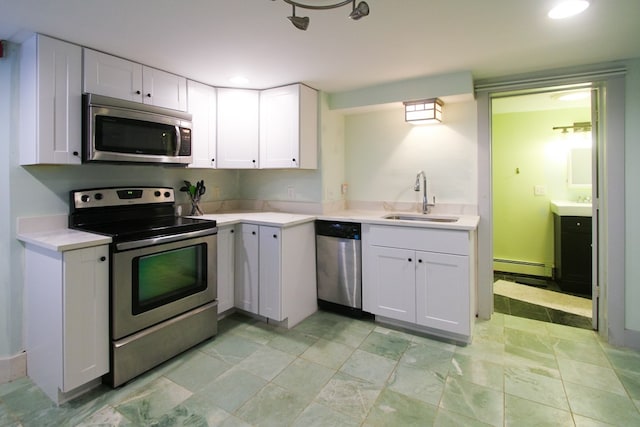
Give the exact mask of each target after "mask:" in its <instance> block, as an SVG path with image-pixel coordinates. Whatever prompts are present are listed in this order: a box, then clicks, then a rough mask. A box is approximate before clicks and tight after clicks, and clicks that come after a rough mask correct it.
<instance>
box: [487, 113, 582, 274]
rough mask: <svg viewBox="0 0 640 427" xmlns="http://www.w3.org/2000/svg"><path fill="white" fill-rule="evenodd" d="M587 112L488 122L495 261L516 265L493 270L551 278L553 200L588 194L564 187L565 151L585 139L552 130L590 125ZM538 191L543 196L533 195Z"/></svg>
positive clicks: (530, 115)
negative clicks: (542, 192) (501, 260)
mask: <svg viewBox="0 0 640 427" xmlns="http://www.w3.org/2000/svg"><path fill="white" fill-rule="evenodd" d="M590 114H591V113H590V109H588V108H581V109H568V110H548V111H533V112H521V113H506V114H495V115H494V116H493V119H492V162H493V223H494V232H493V233H494V235H493V239H494V240H493V245H494V247H493V257H494V259H505V260H511V261H517V262H526V263H537V264H543V265H544V267H531V266H525V265H522V264H509V263H494V269H495V270H498V271H507V272H513V273H520V274H532V275H539V276H547V277H550V276H551V274H552V270H551V269H552V267H553V264H554V262H553V258H554V250H553V216H552V213H551V210H550V201H551V200H571V201H577V199H578V197H585V196H590V195H591V190H590V189H571V188H569V187H568V186H567V161H568V160H567V159H568V157H567V156H568V150H569V147H571V146H574V145H576V144H577V143H584V139H585V137H587V136H588V135H587V134H584V133H583V134H562V133H561V132H560V131H557V130H556V131H554V130H553V129H552V128H553V127H554V126H566V125H570V124H572V123H573V122H581V121H590ZM536 186H542V187H543V188H544V190H545V195H535V193H534V188H535V187H536Z"/></svg>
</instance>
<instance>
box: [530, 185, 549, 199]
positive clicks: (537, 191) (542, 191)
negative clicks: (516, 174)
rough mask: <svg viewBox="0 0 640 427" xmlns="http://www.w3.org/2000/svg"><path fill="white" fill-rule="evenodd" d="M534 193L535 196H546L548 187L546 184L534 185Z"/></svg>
mask: <svg viewBox="0 0 640 427" xmlns="http://www.w3.org/2000/svg"><path fill="white" fill-rule="evenodd" d="M533 194H534V195H535V196H545V195H546V194H547V187H545V186H544V185H534V186H533Z"/></svg>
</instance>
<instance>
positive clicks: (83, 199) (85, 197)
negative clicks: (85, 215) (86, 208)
mask: <svg viewBox="0 0 640 427" xmlns="http://www.w3.org/2000/svg"><path fill="white" fill-rule="evenodd" d="M89 199H90V197H89V195H88V194H83V195H82V197H80V200H82V201H83V202H84V203H87V202H88V201H89Z"/></svg>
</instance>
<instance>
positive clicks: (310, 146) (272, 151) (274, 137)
mask: <svg viewBox="0 0 640 427" xmlns="http://www.w3.org/2000/svg"><path fill="white" fill-rule="evenodd" d="M317 147H318V92H317V91H316V90H315V89H312V88H310V87H308V86H305V85H302V84H294V85H289V86H283V87H278V88H274V89H266V90H263V91H261V92H260V168H262V169H269V168H299V169H316V168H317V167H318V155H317V151H318V148H317Z"/></svg>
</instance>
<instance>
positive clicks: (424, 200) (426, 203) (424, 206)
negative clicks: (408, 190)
mask: <svg viewBox="0 0 640 427" xmlns="http://www.w3.org/2000/svg"><path fill="white" fill-rule="evenodd" d="M420 175H422V213H423V214H428V213H429V208H430V207H431V206H433V205H434V204H435V197H434V198H433V202H434V203H433V204H430V203H429V198H428V197H427V176H426V175H425V173H424V171H420V172H418V174H417V175H416V183H415V184H414V185H413V190H414V191H420Z"/></svg>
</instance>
